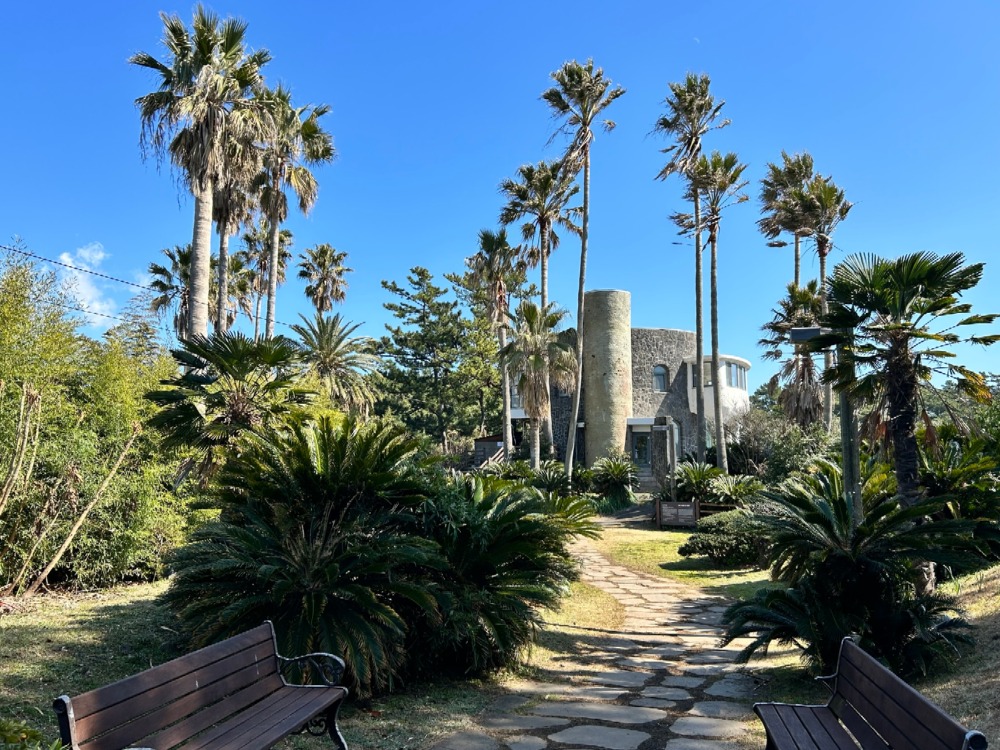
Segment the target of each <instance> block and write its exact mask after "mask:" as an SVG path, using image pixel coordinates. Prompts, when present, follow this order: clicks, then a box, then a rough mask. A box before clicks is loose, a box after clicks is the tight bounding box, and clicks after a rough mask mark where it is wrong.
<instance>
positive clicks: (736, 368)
mask: <svg viewBox="0 0 1000 750" xmlns="http://www.w3.org/2000/svg"><path fill="white" fill-rule="evenodd" d="M726 382H727V384H728V385H729V387H730V388H739V389H740V390H743V391H745V390H746V389H747V368H746V367H744V366H743V365H740V364H736V363H735V362H726Z"/></svg>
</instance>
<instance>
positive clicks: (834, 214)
mask: <svg viewBox="0 0 1000 750" xmlns="http://www.w3.org/2000/svg"><path fill="white" fill-rule="evenodd" d="M788 201H789V203H790V204H791V205H790V209H789V210H790V211H792V212H793V214H794V215H795V216H798V217H800V218H801V219H802V220H803V221H804V224H805V226H804V227H802V228H801V229H800V230H799V232H800V233H801V234H803V235H806V236H810V237H812V238H813V240H814V241H815V242H816V254H817V255H818V256H819V291H820V295H821V296H820V302H821V304H822V308H823V313H824V314H825V313H826V312H827V303H826V291H827V290H826V258H827V256H828V255H829V254H830V251H831V250H833V230H834V229H836V227H837V225H838V224H840V222H842V221H843V220H844V219H846V218H847V214H848V213H849V212H850V210H851V207H852V206H853V205H854V204H853V203H851V202H850V201H848V200H846V199H845V198H844V191H843V190H841V189H840V188H838V187H837V186H836V185H835V184H834V183H833V180H832V179H831V178H829V177H823V176H822V175H816V176H815V177H813V178H812V179H811V180H810V181H809V182H807V183H806V185H805V186H804V187H801V188H795V189H793V190H791V192H790V193H789V196H788ZM824 358H825V367H826V369H827V370H829V369H830V368H831V367H832V366H833V353H832V352H829V351H827V352H825V353H824ZM824 395H825V401H824V405H823V424H824V425H825V426H826V429H827V431H829V430H830V429H831V428H832V426H833V389H832V387H831V386H830V385H829V384H827V386H826V392H825V394H824Z"/></svg>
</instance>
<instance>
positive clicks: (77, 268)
mask: <svg viewBox="0 0 1000 750" xmlns="http://www.w3.org/2000/svg"><path fill="white" fill-rule="evenodd" d="M0 250H6V251H7V252H11V253H18V254H19V255H24V256H27V257H29V258H34V259H35V260H40V261H43V262H45V263H51V264H53V265H56V266H62V267H63V268H68V269H70V270H71V271H79V272H80V273H89V274H90V275H92V276H97V277H99V278H102V279H105V280H107V281H115V282H117V283H119V284H127V285H128V286H131V287H135V288H136V289H142V290H144V291H147V292H159V291H160V290H159V289H154V288H153V287H151V286H146V285H144V284H138V283H136V282H134V281H127V280H125V279H120V278H118V277H117V276H109V275H108V274H106V273H100V272H99V271H92V270H91V269H89V268H82V267H80V266H74V265H71V264H69V263H63V262H61V261H58V260H53V259H52V258H46V257H44V256H42V255H37V254H35V253H32V252H28V251H27V250H21V249H20V248H17V247H12V246H11V245H0ZM55 304H57V305H60V306H61V307H66V308H68V309H70V310H77V311H79V312H83V313H86V314H87V315H99V316H101V317H102V318H111V319H112V320H121V321H123V322H126V321H125V319H124V318H116V317H115V316H114V315H105V314H104V313H99V312H93V311H91V310H84V309H83V308H80V307H73V306H72V305H65V304H62V303H59V302H57V303H55ZM202 304H204V305H205V306H206V307H207V306H208V303H202ZM244 314H246V313H244ZM247 317H248V318H250V320H253V321H258V320H263V319H264V318H262V317H261V316H260V315H249V314H247ZM274 322H275V323H276V324H278V325H281V326H285V327H286V328H291V327H292V324H291V323H285V322H284V321H281V320H275V321H274Z"/></svg>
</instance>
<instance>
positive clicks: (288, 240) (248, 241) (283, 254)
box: [243, 217, 292, 339]
mask: <svg viewBox="0 0 1000 750" xmlns="http://www.w3.org/2000/svg"><path fill="white" fill-rule="evenodd" d="M291 247H292V230H290V229H282V230H281V231H280V232H278V248H279V251H278V275H277V279H276V284H277V285H281V284H284V283H285V270H286V268H287V267H288V262H289V261H290V260H291V259H292V252H291ZM243 248H244V249H243V252H245V253H246V258H247V265H248V267H249V268H250V269H252V271H253V274H252V280H253V293H254V297H255V301H254V311H253V314H252V315H251V317H252V318H253V337H254V338H255V339H257V338H260V321H261V315H260V304H261V302H262V301H263V299H264V295H266V294H267V285H268V280H269V279H270V273H269V271H268V269H270V268H271V230H270V228H269V226H268V222H267V219H265V218H263V217H261V220H260V222H259V223H258V224H257V226H255V227H253V228H252V229H250V230H249V231H247V232H245V233H244V234H243Z"/></svg>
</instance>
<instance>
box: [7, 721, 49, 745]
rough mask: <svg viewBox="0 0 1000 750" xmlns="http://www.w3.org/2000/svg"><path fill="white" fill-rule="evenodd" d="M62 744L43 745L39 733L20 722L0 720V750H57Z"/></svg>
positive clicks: (42, 738) (43, 741)
mask: <svg viewBox="0 0 1000 750" xmlns="http://www.w3.org/2000/svg"><path fill="white" fill-rule="evenodd" d="M61 747H62V742H60V741H59V740H55V741H53V742H52V743H50V744H45V737H44V736H43V735H42V733H41V732H39V731H37V730H35V729H32V728H31V727H29V726H28V725H27V724H25V723H24V722H21V721H11V720H9V719H2V718H0V750H59V749H60V748H61Z"/></svg>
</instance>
